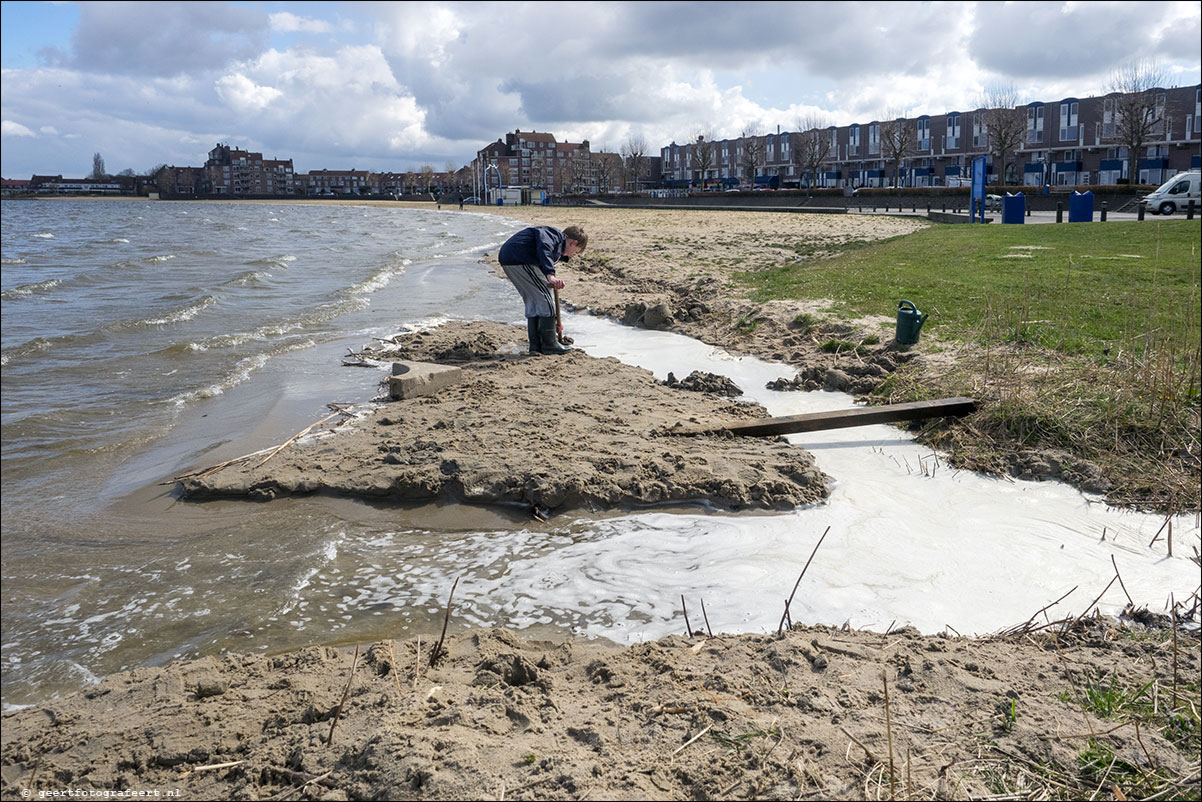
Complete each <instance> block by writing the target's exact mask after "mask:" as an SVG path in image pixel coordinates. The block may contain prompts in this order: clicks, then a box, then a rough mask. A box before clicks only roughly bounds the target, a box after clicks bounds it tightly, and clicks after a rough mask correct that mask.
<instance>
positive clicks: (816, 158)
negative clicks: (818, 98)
mask: <svg viewBox="0 0 1202 802" xmlns="http://www.w3.org/2000/svg"><path fill="white" fill-rule="evenodd" d="M829 128H830V121H829V120H828V119H827V118H826V117H823V116H822V115H820V114H811V115H809V116H808V117H805V118H803V119H799V120H798V121H797V131H798V133H796V134H793V137H792V139H793V141H792V142H791V143H790V144H789V152H790V153H791V155H792V157H793V164H794V165H796V166H797V173H798V178H799V179H800V180H803V181H805V185H806V197H807V198H808V197H810V187H811V186H813V185H814V182H815V180H816V179H817V178H818V173H819V171H820V170H821V169H822V163H823V162H825V161H826V160H827V158H828V156H829V150H830V132H829V130H828V129H829Z"/></svg>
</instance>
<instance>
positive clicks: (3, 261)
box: [0, 256, 28, 265]
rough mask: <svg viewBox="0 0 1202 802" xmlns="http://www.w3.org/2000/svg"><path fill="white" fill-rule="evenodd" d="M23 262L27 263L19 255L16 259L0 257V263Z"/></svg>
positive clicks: (17, 263)
mask: <svg viewBox="0 0 1202 802" xmlns="http://www.w3.org/2000/svg"><path fill="white" fill-rule="evenodd" d="M23 264H28V263H27V262H26V261H25V260H24V259H22V258H21V257H19V256H18V257H17V258H16V259H8V258H4V259H0V265H23Z"/></svg>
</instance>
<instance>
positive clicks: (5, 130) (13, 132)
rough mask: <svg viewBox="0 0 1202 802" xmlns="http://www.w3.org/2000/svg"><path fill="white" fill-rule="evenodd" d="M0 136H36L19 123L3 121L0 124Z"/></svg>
mask: <svg viewBox="0 0 1202 802" xmlns="http://www.w3.org/2000/svg"><path fill="white" fill-rule="evenodd" d="M0 135H3V136H30V137H31V136H36V134H34V132H33V131H30V130H29V129H28V128H26V127H25V126H23V125H21V124H20V123H17V122H13V121H12V120H4V121H2V122H0Z"/></svg>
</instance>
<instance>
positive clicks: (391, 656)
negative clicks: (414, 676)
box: [388, 638, 405, 696]
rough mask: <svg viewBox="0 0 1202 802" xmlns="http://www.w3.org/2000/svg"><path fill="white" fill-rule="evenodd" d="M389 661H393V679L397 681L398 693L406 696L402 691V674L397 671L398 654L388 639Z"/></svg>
mask: <svg viewBox="0 0 1202 802" xmlns="http://www.w3.org/2000/svg"><path fill="white" fill-rule="evenodd" d="M388 659H389V660H391V661H392V677H393V679H395V680H396V692H397V693H398V694H400V695H401V696H404V695H405V691H404V690H402V689H401V672H400V671H399V670H397V665H396V652H395V651H394V650H393V648H392V639H391V638H389V639H388Z"/></svg>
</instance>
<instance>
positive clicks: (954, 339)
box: [740, 220, 1202, 509]
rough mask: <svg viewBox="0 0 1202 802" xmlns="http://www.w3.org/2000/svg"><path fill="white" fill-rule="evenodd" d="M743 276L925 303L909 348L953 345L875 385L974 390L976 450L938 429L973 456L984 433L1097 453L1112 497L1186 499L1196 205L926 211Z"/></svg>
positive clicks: (817, 290)
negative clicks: (959, 215) (827, 251)
mask: <svg viewBox="0 0 1202 802" xmlns="http://www.w3.org/2000/svg"><path fill="white" fill-rule="evenodd" d="M740 280H741V281H742V282H744V283H745V284H746V285H747V289H748V292H749V294H750V296H751V297H752V298H753V299H755V300H759V301H766V300H770V299H822V298H829V299H833V300H834V301H835V308H834V309H833V310H832V313H833V315H834V316H837V317H848V318H854V317H860V316H862V315H867V314H873V315H882V314H883V315H889V316H892V315H894V314H895V312H896V309H897V304H898V301H900V300H901V299H907V300H910V301H913V302H914V304H915V305H916V306H917V307H918V308H919V309H920V310H922V311H923V312H928V313H930V318H929V319H928V321H927V323H926V325H925V326H924V328H923V330H922V338H921V341H920V343H919V345H918V346H917V349H919V350H920V351H923V352H927V353H933V352H936V351H939V350H947V351H949V352H951V351H955V353H956V358H955V359H954V360H953V361H952V367H949V368H947V369H946V370H944V371H943V372H941V373H939V374H932V373H931V371H930V370H929V369H928V370H927V372H926V373H925V374H924V375H921V376H919V375H907V373H906V372H905V371H901V372H899V373H898V374H895V375H894V377H893V379H891V380H890V381H889V382H886V384H885V386H884V387H882V389H881V391H880V392H881V394H883V395H886V396H887V397H889V398H891V399H892V400H914V399H919V398H929V397H937V396H939V395H943V394H949V395H952V394H954V395H959V394H965V395H975V396H976V397H978V398H979V399H981V400H982V401H984V402H985V403H984V404H983V411H982V412H981V413H978V416H977V417H976V418H975V419H974V420H972V421H970V422H969V423H970V427H971V428H975V429H977V430H978V434H982V435H984V436H983V438H981V440H983V441H984V444H985V446H986V448H985V450H980V448H979V446H980V445H981V444H980V443H978V444H977V445H976V446H974V445H973V444H970V443H969V442H967V441H966V440H964V441H956V440H957V435H956V434H955V433H954V432H953V431H952V430H951V429H949V430H946V431H943V432H940V433H937V434H936V436H935V439H936V440H939V438H940V437H942V438H944V439H943V440H941V441H939V442H938V445H939V446H940V447H943V448H952V449H957V448H960V449H964V453H966V454H971V455H973V456H971V457H970V458H969V459H968V460H967V464H970V465H972V466H973V467H976V468H979V469H989V468H990V467H992V468H994V469H1000V468H1001V466H1000V465H999V464H998V463H997V459H998V457H997V455H996V453H995V454H992V455H991V454H990V453H989V452H990V449H989V446H990V445H992V446H996V447H1001V446H1003V445H1004V444H1008V445H1009V446H1010V447H1011V448H1012V449H1022V448H1034V449H1062V450H1067V451H1069V452H1071V453H1072V454H1074V455H1075V456H1076V457H1078V458H1080V459H1087V460H1090V461H1092V462H1094V463H1096V464H1098V465H1100V466H1101V468H1102V469H1103V471H1104V472H1105V473H1106V475H1107V477H1109V478H1110V479H1111V480H1112V482H1113V483H1114V484H1115V485H1116V487H1117V492H1116V493H1112V497H1115V500H1121V501H1125V502H1128V503H1134V504H1147V505H1150V506H1155V507H1159V508H1165V507H1166V506H1168V507H1170V508H1172V507H1176V508H1187V509H1197V507H1198V499H1199V490H1198V484H1199V471H1198V464H1199V442H1198V420H1199V418H1198V412H1199V364H1200V362H1202V337H1200V333H1199V332H1200V320H1199V314H1200V308H1202V307H1200V293H1202V227H1200V226H1199V223H1198V222H1196V221H1185V220H1168V221H1159V220H1158V221H1145V222H1142V223H1141V222H1108V223H1105V224H1103V223H1093V224H1062V225H1053V224H1049V225H1009V226H1003V225H984V226H982V225H939V226H932V227H930V228H927V229H924V230H922V231H919V232H916V233H914V234H910V235H907V236H904V237H898V238H896V239H892V240H888V241H884V242H879V243H875V244H871V245H866V246H864V247H857V248H855V249H852V250H847V251H844V252H842V253H839V254H836V255H834V256H832V257H830V258H826V259H816V260H803V261H799V262H798V263H796V264H792V265H787V266H784V267H780V268H774V269H771V270H765V271H760V272H748V273H744V274H742V275H741V276H740ZM891 334H892V326H891V325H890V327H889V330H888V331H884V330H883V331H882V332H881V335H882V339H886V338H887V337H889V336H891ZM948 438H950V440H949V439H948ZM995 450H996V449H995ZM1158 465H1161V466H1162V467H1161V468H1158V467H1157V466H1158ZM1164 471H1170V472H1171V473H1172V474H1173V475H1172V476H1166V475H1164Z"/></svg>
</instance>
